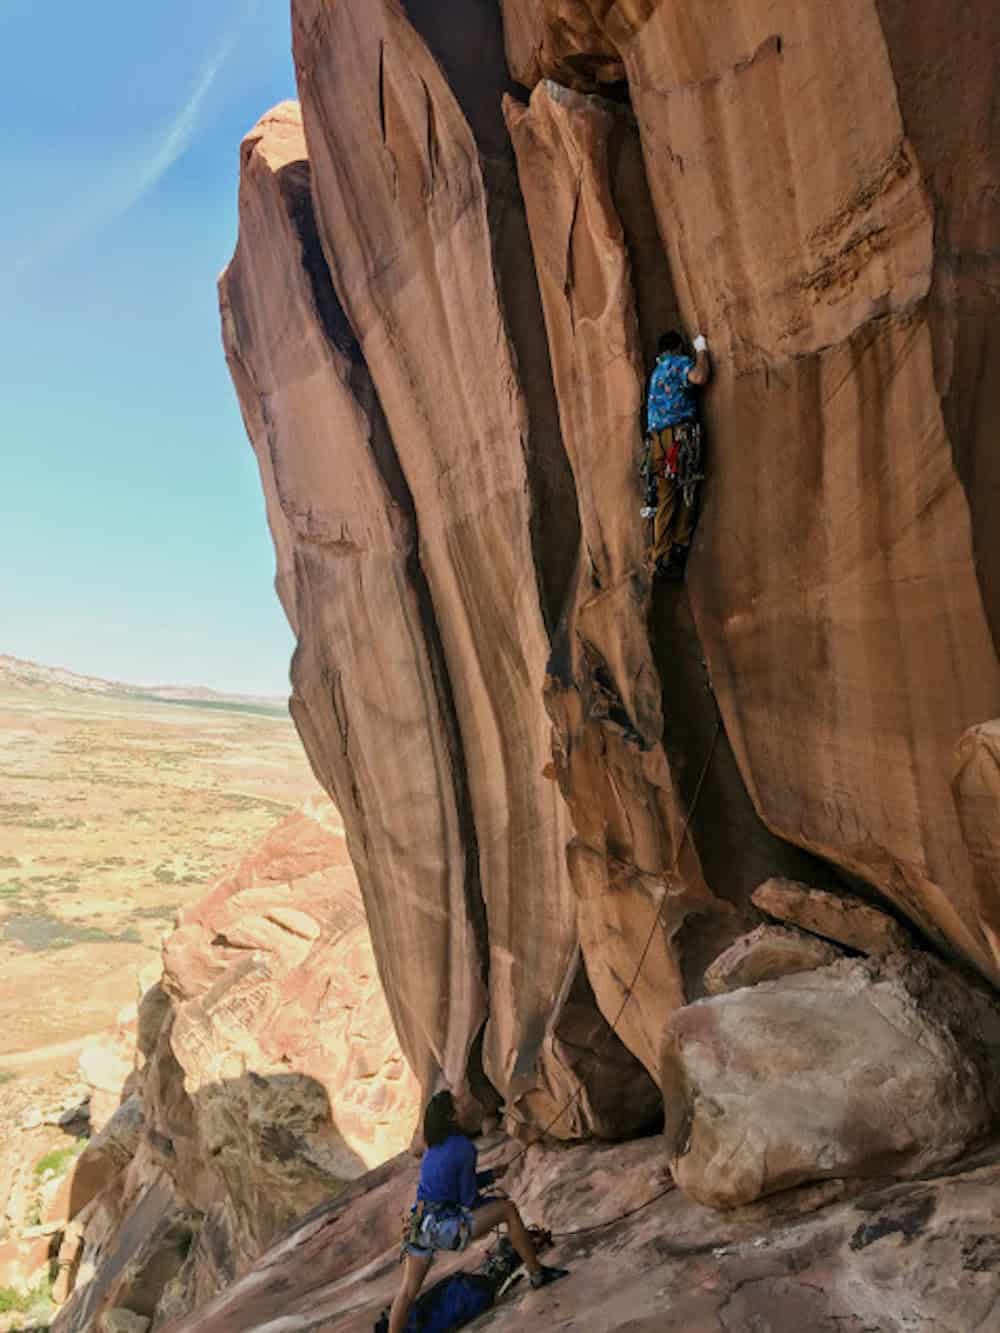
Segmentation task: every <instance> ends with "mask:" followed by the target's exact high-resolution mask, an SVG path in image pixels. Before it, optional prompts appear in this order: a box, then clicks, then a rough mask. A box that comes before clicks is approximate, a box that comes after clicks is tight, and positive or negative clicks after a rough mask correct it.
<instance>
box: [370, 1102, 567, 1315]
mask: <svg viewBox="0 0 1000 1333" xmlns="http://www.w3.org/2000/svg"><path fill="white" fill-rule="evenodd" d="M424 1142H425V1143H426V1144H427V1151H426V1152H425V1153H424V1159H423V1162H422V1163H421V1166H420V1183H419V1185H418V1186H417V1201H416V1203H415V1204H414V1205H413V1208H412V1209H411V1210H410V1217H409V1221H408V1223H407V1229H406V1236H405V1239H404V1242H403V1253H404V1260H405V1263H404V1268H403V1280H402V1282H401V1283H400V1287H399V1291H398V1292H397V1293H396V1299H395V1300H394V1301H393V1303H392V1309H391V1310H390V1312H389V1324H388V1329H387V1333H403V1329H404V1328H405V1326H406V1320H407V1316H408V1315H409V1313H410V1307H411V1306H412V1305H413V1302H414V1301H415V1300H416V1298H417V1295H418V1293H419V1291H420V1288H421V1286H422V1285H423V1281H424V1278H425V1277H426V1276H427V1270H428V1269H429V1268H430V1266H431V1263H432V1261H433V1259H434V1254H435V1251H437V1250H464V1249H465V1248H466V1246H467V1245H468V1244H469V1242H470V1241H472V1240H477V1239H478V1238H479V1237H480V1236H484V1235H485V1234H486V1232H487V1231H492V1230H493V1228H494V1227H497V1226H499V1225H500V1223H501V1222H506V1224H507V1230H508V1232H509V1233H510V1239H511V1243H512V1245H513V1246H514V1249H515V1250H516V1251H517V1253H518V1255H519V1256H520V1257H521V1260H522V1261H523V1263H524V1266H525V1268H526V1269H527V1270H528V1276H529V1278H530V1280H531V1285H532V1287H535V1288H537V1287H544V1286H547V1285H548V1283H550V1282H555V1281H557V1279H559V1278H561V1277H566V1275H567V1270H566V1269H565V1268H547V1267H546V1266H545V1265H544V1264H540V1263H539V1262H538V1256H537V1255H536V1253H535V1247H534V1245H533V1244H532V1242H531V1237H530V1235H529V1234H528V1230H527V1228H526V1227H525V1225H524V1223H523V1222H522V1221H521V1214H520V1213H519V1212H518V1210H517V1206H516V1205H515V1204H514V1203H512V1202H511V1200H510V1199H506V1198H497V1197H490V1196H489V1195H484V1194H481V1193H480V1189H481V1188H483V1187H484V1186H489V1185H492V1184H493V1183H494V1182H495V1181H497V1180H499V1179H500V1177H501V1176H502V1175H503V1173H504V1171H505V1170H506V1167H499V1168H497V1169H495V1170H493V1171H479V1172H477V1171H476V1148H475V1145H474V1144H473V1142H472V1140H471V1139H470V1138H469V1137H468V1135H467V1134H466V1133H465V1132H464V1131H463V1129H462V1127H461V1123H460V1116H459V1112H458V1110H457V1109H456V1106H455V1101H454V1099H453V1097H452V1095H451V1093H450V1092H439V1093H436V1094H435V1095H434V1096H433V1097H432V1098H431V1099H430V1101H429V1102H428V1103H427V1109H426V1110H425V1112H424Z"/></svg>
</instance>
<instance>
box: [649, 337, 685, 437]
mask: <svg viewBox="0 0 1000 1333" xmlns="http://www.w3.org/2000/svg"><path fill="white" fill-rule="evenodd" d="M693 369H694V362H693V361H692V360H691V358H690V357H689V356H674V355H673V354H672V353H670V352H665V353H664V354H663V355H662V356H658V357H657V358H656V365H655V366H654V368H653V373H652V375H651V376H650V378H649V400H648V402H647V404H646V429H647V430H651V431H654V430H665V429H666V427H667V426H676V425H677V424H678V422H681V421H691V420H692V419H693V418H694V417H695V416H696V415H697V411H698V406H697V403H696V401H695V395H694V389H693V387H692V385H691V384H690V383H689V382H688V373H689V372H690V371H692V370H693Z"/></svg>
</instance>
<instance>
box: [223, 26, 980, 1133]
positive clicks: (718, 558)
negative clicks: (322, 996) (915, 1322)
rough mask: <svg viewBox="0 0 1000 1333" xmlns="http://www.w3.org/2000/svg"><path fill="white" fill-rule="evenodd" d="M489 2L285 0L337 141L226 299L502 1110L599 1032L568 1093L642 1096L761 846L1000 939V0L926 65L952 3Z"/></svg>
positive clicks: (373, 759) (338, 667)
mask: <svg viewBox="0 0 1000 1333" xmlns="http://www.w3.org/2000/svg"><path fill="white" fill-rule="evenodd" d="M501 8H502V16H503V20H504V25H505V28H504V30H503V31H502V30H501V26H500V17H499V13H498V9H497V7H496V6H495V5H494V4H493V3H492V2H491V0H475V3H470V4H467V5H465V6H463V8H462V13H461V15H460V16H456V15H455V14H454V13H451V14H449V15H448V16H447V17H444V16H443V15H442V13H441V12H440V6H436V5H434V4H432V3H430V0H405V2H401V0H371V2H370V3H366V4H365V5H360V4H350V3H338V4H332V3H329V0H296V2H295V3H294V4H293V30H294V40H295V55H296V66H297V72H298V78H299V87H300V94H301V98H302V116H303V122H304V128H305V139H306V143H307V145H308V167H307V165H306V162H305V159H304V156H303V149H302V147H301V144H297V146H296V148H295V162H296V164H297V165H296V167H295V171H296V172H297V173H298V174H297V179H298V181H299V185H298V194H297V196H296V198H297V200H298V202H297V203H296V204H295V205H294V207H290V206H289V204H288V199H289V197H290V196H289V191H288V187H287V184H286V186H285V189H284V203H283V204H281V205H280V206H279V205H278V204H276V203H274V202H272V203H271V204H267V205H266V206H265V204H264V203H262V202H261V199H263V198H264V197H266V196H267V195H268V193H270V194H271V195H275V194H276V195H277V196H279V197H280V196H281V193H282V192H281V189H278V190H277V191H275V187H274V185H273V183H271V182H269V181H268V174H269V172H270V174H271V175H274V174H275V170H274V167H273V166H272V167H269V168H267V169H264V168H263V167H255V166H254V164H253V157H254V156H258V157H261V158H263V159H267V158H268V156H269V154H270V153H271V150H270V149H266V148H262V147H259V146H258V148H257V149H255V150H252V151H251V156H250V158H248V159H247V160H246V161H245V164H244V201H243V205H242V230H241V242H240V250H239V251H238V253H237V258H236V260H235V261H234V265H233V267H232V269H231V270H230V272H229V275H228V276H227V278H226V280H225V282H224V284H223V296H224V308H226V309H227V310H228V314H227V316H226V320H225V329H226V338H227V346H228V349H229V354H230V361H231V364H232V365H233V368H234V377H235V378H236V381H237V387H238V388H239V390H240V394H241V400H242V402H243V406H244V413H245V416H246V418H247V423H248V429H249V430H250V433H251V436H252V438H253V440H254V444H255V448H256V449H257V452H258V457H259V458H260V459H261V465H262V476H263V479H264V487H265V492H266V494H267V496H268V508H269V516H270V520H271V525H272V530H273V532H274V535H275V542H276V546H277V549H278V567H279V574H278V582H279V591H280V593H281V595H282V599H283V602H284V604H285V607H286V610H287V611H288V613H289V617H290V619H291V621H292V623H293V625H294V626H295V627H296V630H297V633H298V636H299V649H298V652H297V654H296V659H295V665H294V671H293V680H294V685H295V697H294V700H293V709H294V712H295V716H296V720H297V722H298V724H299V727H300V730H301V732H302V735H303V739H304V741H305V743H306V746H307V749H308V750H309V752H310V755H311V756H312V759H313V763H314V766H315V767H316V770H317V772H318V773H319V774H320V776H321V778H322V780H323V781H324V783H325V784H326V785H327V787H328V788H329V789H330V790H331V792H333V793H334V795H335V797H336V799H337V801H338V804H339V805H340V807H341V808H342V809H343V811H344V815H345V821H346V823H347V826H348V831H349V836H350V843H351V849H352V855H353V856H354V857H355V859H356V862H357V864H358V869H359V876H360V879H361V882H362V886H363V890H364V894H365V902H366V907H367V910H368V913H369V917H370V919H371V922H372V930H373V936H374V939H375V942H376V948H377V951H378V956H379V966H380V969H381V972H382V976H383V980H384V982H385V985H386V989H387V992H388V995H389V998H390V1003H391V1006H392V1009H393V1014H394V1017H395V1019H396V1021H397V1024H398V1026H399V1030H400V1035H401V1040H402V1042H403V1044H404V1048H405V1049H406V1051H407V1054H408V1055H409V1057H410V1058H411V1060H412V1062H413V1064H414V1067H415V1069H416V1070H417V1071H418V1073H419V1075H420V1078H421V1080H422V1082H423V1084H424V1086H425V1088H429V1087H431V1086H432V1085H433V1084H434V1083H435V1082H436V1081H437V1080H439V1079H444V1080H446V1081H449V1082H451V1083H458V1082H461V1080H462V1079H463V1078H464V1077H466V1075H467V1073H468V1075H469V1076H470V1077H473V1078H475V1077H478V1060H479V1053H478V1047H477V1041H476V1039H477V1034H478V1033H479V1031H480V1028H481V1025H482V1023H483V1021H484V1020H485V1029H484V1032H483V1042H482V1065H483V1069H484V1071H485V1074H486V1076H487V1077H488V1079H489V1080H490V1081H491V1082H492V1084H493V1086H494V1087H495V1088H496V1090H497V1091H498V1092H499V1094H500V1095H501V1096H502V1097H503V1098H504V1099H505V1100H506V1101H507V1103H508V1105H509V1107H510V1109H511V1110H512V1113H513V1117H514V1119H515V1120H520V1121H527V1122H529V1123H531V1122H533V1123H535V1124H540V1123H541V1124H544V1123H547V1120H548V1118H549V1117H550V1116H551V1114H553V1113H554V1111H555V1110H558V1108H559V1107H561V1106H562V1105H564V1103H565V1102H566V1100H567V1099H568V1098H570V1097H572V1096H573V1095H574V1090H576V1089H577V1080H578V1079H579V1078H580V1077H581V1076H582V1078H583V1087H582V1090H580V1092H579V1095H578V1097H577V1100H576V1101H575V1102H574V1103H573V1106H572V1108H571V1110H570V1112H569V1113H568V1114H567V1115H566V1116H565V1117H564V1118H563V1120H562V1121H561V1122H560V1123H559V1125H558V1126H557V1132H559V1133H561V1134H564V1135H572V1134H581V1133H582V1134H586V1133H593V1132H598V1133H614V1132H619V1133H620V1132H625V1131H627V1130H628V1129H629V1128H630V1127H634V1125H635V1124H636V1123H637V1122H638V1120H639V1119H640V1115H639V1112H640V1111H641V1113H642V1115H645V1114H646V1113H647V1112H648V1108H649V1105H650V1100H651V1098H650V1094H651V1085H650V1084H649V1083H648V1082H643V1080H644V1078H645V1077H646V1076H645V1075H644V1074H643V1073H642V1069H641V1068H640V1065H641V1066H644V1067H645V1069H646V1070H648V1071H650V1072H651V1073H652V1074H653V1075H654V1077H655V1076H657V1072H658V1069H659V1055H658V1050H659V1039H660V1034H661V1032H662V1029H663V1025H664V1021H665V1019H666V1017H667V1016H668V1014H669V1012H670V1011H671V1010H673V1009H675V1008H677V1007H678V1006H680V1005H682V1004H684V1003H685V1002H686V1001H688V1000H690V999H692V998H694V997H696V996H697V995H699V994H701V993H702V989H703V973H704V969H705V967H706V966H707V965H708V964H709V963H711V961H712V960H713V958H714V957H715V956H716V955H717V954H718V953H719V952H721V950H722V949H723V948H725V947H726V945H727V944H728V943H730V942H731V941H732V939H734V938H735V937H736V936H737V935H738V934H740V933H741V932H742V931H744V930H745V929H747V928H748V927H751V926H753V925H754V924H755V923H756V922H757V920H759V917H758V915H757V913H756V910H755V909H754V907H753V906H752V904H751V903H750V893H751V891H752V889H753V888H754V886H755V885H756V884H757V883H758V882H760V881H761V880H763V879H765V878H767V877H768V876H770V875H773V874H778V875H782V874H784V875H791V876H792V877H794V878H798V879H802V880H805V881H807V882H811V883H821V884H823V885H825V886H826V887H828V888H829V887H834V886H836V885H838V884H839V885H840V887H841V890H842V891H843V890H844V884H845V882H847V883H854V884H856V885H857V886H858V887H860V888H861V889H862V891H863V892H869V891H870V892H872V893H875V894H879V895H882V896H883V898H884V899H887V900H888V901H889V902H891V903H892V904H894V906H895V908H896V909H897V911H899V912H900V913H901V914H902V915H904V916H906V917H907V918H909V919H910V920H911V921H912V922H913V923H914V924H915V925H917V926H918V927H919V928H920V929H921V930H922V931H924V932H925V934H926V935H927V936H928V937H929V938H931V939H933V940H935V941H937V942H938V944H940V945H941V946H942V947H943V948H945V949H946V950H949V951H951V952H953V953H955V954H958V955H960V956H962V957H964V958H965V959H967V960H969V961H971V962H972V963H974V964H975V965H976V966H977V967H978V968H979V969H980V970H981V971H982V972H984V973H985V974H986V975H987V976H989V977H991V978H993V979H994V980H995V979H996V978H997V977H998V976H1000V952H998V944H997V939H998V936H997V931H998V929H1000V899H998V894H997V865H998V853H997V850H996V849H997V846H998V845H1000V842H998V839H997V837H996V834H995V827H996V825H995V821H994V820H993V818H992V812H993V809H994V807H995V804H996V802H995V798H994V795H993V792H994V788H995V786H996V784H995V783H994V782H993V781H992V778H991V777H990V771H991V770H990V762H991V760H990V755H991V753H992V751H991V750H990V749H989V745H988V743H987V741H988V733H985V732H982V731H981V730H979V729H980V728H982V727H983V725H984V724H987V723H989V722H990V721H991V720H992V719H993V718H995V717H996V716H998V714H1000V676H998V672H997V664H996V652H995V644H994V639H993V635H992V633H991V626H992V627H995V625H996V623H997V611H998V598H1000V592H998V578H997V573H996V567H997V561H998V559H1000V557H998V555H997V543H996V541H995V538H994V537H993V534H992V528H991V516H992V512H993V509H992V507H991V505H992V499H993V497H994V496H995V494H996V466H995V464H994V462H993V452H994V451H992V450H991V449H990V447H989V445H990V440H991V438H992V434H991V432H992V431H994V430H995V425H994V424H993V423H995V420H996V415H997V411H998V410H1000V404H997V403H996V402H995V395H996V393H997V390H996V389H995V387H994V386H995V383H996V381H997V375H996V373H995V372H996V363H997V349H998V342H997V338H996V330H995V320H996V315H995V313H994V308H995V301H994V300H992V298H991V293H992V292H993V291H994V290H995V254H996V249H997V246H996V238H997V232H998V227H997V219H996V213H995V210H996V200H997V197H998V195H997V191H996V184H995V165H994V163H993V160H992V158H991V156H990V153H991V143H992V142H993V138H992V136H993V134H994V131H995V129H996V126H995V117H996V114H997V113H996V110H995V104H994V100H991V98H992V92H991V89H992V76H991V69H990V62H989V60H988V59H987V58H985V57H984V55H983V54H982V52H984V51H988V50H989V49H990V40H989V39H990V33H991V31H992V27H995V26H996V24H997V22H998V20H996V19H994V18H993V17H992V15H990V16H989V17H987V16H986V15H982V16H980V19H979V20H978V23H979V26H978V28H977V27H976V26H975V25H973V24H970V25H967V30H965V29H964V30H963V33H962V36H961V40H960V41H958V42H956V43H955V44H954V49H952V48H949V49H948V55H947V59H946V60H944V61H942V62H940V64H937V63H936V61H937V57H938V52H939V50H940V49H942V48H944V47H946V46H947V45H948V43H947V42H946V40H945V37H946V30H947V26H948V17H947V13H946V11H945V9H944V8H943V6H939V5H938V4H937V3H936V0H927V3H923V2H922V3H921V4H920V5H918V6H916V7H915V9H914V7H912V6H902V5H898V6H897V5H894V4H890V3H888V2H885V3H881V4H880V3H876V2H875V0H849V3H846V4H844V5H841V6H825V7H819V6H813V5H809V6H802V5H799V4H794V3H792V0H779V3H777V4H775V3H767V4H765V3H763V0H760V2H759V3H758V2H757V0H748V2H745V3H741V4H739V5H735V4H733V3H725V4H723V5H721V6H711V7H704V6H703V7H701V8H697V7H691V6H679V5H676V4H672V3H668V2H667V0H619V2H618V3H609V0H504V2H503V5H502V7H501ZM991 25H992V27H991ZM994 35H997V34H994ZM470 52H475V59H474V60H470V55H469V53H470ZM505 53H506V61H509V66H510V69H509V72H508V68H507V65H506V63H505ZM959 69H961V71H962V72H961V76H959V73H958V71H959ZM511 74H512V75H513V76H514V79H516V80H517V81H518V82H520V83H522V84H524V85H532V84H534V85H537V86H536V87H535V88H534V92H533V95H532V98H531V103H530V106H529V107H525V106H524V105H523V101H522V98H523V89H522V91H521V92H520V93H518V92H517V90H516V87H515V84H514V83H513V81H512V79H511ZM543 77H545V78H549V79H555V80H557V81H558V83H559V84H562V85H572V86H573V87H574V88H575V89H576V90H577V91H572V92H571V91H568V89H567V87H566V86H563V87H561V88H560V87H559V86H557V84H556V83H545V82H539V80H541V79H542V78H543ZM949 87H950V88H952V89H955V90H956V91H955V92H954V95H949V94H948V91H947V90H948V88H949ZM595 88H603V89H604V90H606V91H607V92H608V93H609V95H610V96H611V97H612V101H603V100H601V99H597V98H593V97H587V96H584V95H582V93H581V92H580V91H579V90H581V89H582V90H593V89H595ZM512 93H513V94H514V96H513V97H511V96H510V95H511V94H512ZM505 95H507V97H508V100H507V103H506V125H505V123H504V118H503V114H502V110H501V108H502V105H503V99H504V97H505ZM629 98H630V99H631V104H632V109H631V110H630V109H629V108H628V107H627V106H625V105H623V103H624V102H625V101H626V100H628V99H629ZM633 113H634V114H633ZM273 133H275V131H274V130H273V129H267V127H266V126H265V127H264V131H263V133H262V136H261V138H260V140H259V142H260V143H266V140H267V139H268V137H269V136H270V135H272V134H273ZM512 144H513V149H514V150H515V151H516V164H515V160H514V153H513V152H512ZM282 173H284V179H285V180H286V182H287V181H288V180H289V179H290V176H289V164H288V163H285V165H284V166H283V167H280V168H279V169H278V172H277V174H278V175H279V176H280V175H281V174H282ZM647 182H648V184H647ZM307 189H308V191H309V192H310V200H311V205H312V211H310V209H309V207H308V204H309V202H310V201H307V200H306V190H307ZM257 196H261V198H260V199H258V198H257ZM265 207H266V208H267V209H269V210H270V211H269V212H266V211H264V210H265ZM313 214H314V217H313ZM307 217H308V219H309V220H308V222H307V223H306V222H304V221H303V219H305V218H307ZM304 227H305V229H306V230H309V233H310V240H309V243H308V244H306V243H305V242H304V241H303V228H304ZM313 227H314V228H315V234H313V232H312V231H311V230H310V229H311V228H313ZM320 252H321V253H320ZM303 269H305V271H306V273H307V276H308V278H309V281H308V282H304V281H303V278H302V271H303ZM320 292H321V293H322V294H319V293H320ZM281 293H285V295H280V294H281ZM288 293H294V294H295V295H294V298H293V299H292V300H291V302H290V301H289V297H288V295H287V294H288ZM290 311H291V313H290ZM289 320H291V323H290V324H289ZM675 320H679V322H680V323H681V324H682V325H683V326H684V327H686V328H687V329H688V331H689V332H694V331H696V330H698V329H700V330H703V331H704V332H706V333H707V334H708V335H709V339H710V345H711V348H712V352H713V361H714V367H715V378H714V382H713V385H712V387H711V388H710V390H709V391H708V393H707V395H706V420H707V427H708V442H709V453H708V473H709V477H708V482H707V485H706V487H705V489H704V506H703V512H702V517H701V522H700V526H699V529H698V533H697V537H696V541H695V547H694V551H693V554H692V558H691V561H690V563H689V569H688V579H687V584H686V585H685V587H683V588H681V589H665V588H663V587H662V586H657V587H656V588H651V587H650V585H649V581H648V577H647V574H646V572H645V570H644V568H643V564H642V556H643V541H644V533H643V531H642V527H641V523H640V520H639V517H638V512H637V511H638V507H639V503H640V498H639V489H638V480H637V476H636V462H637V454H638V450H639V446H640V435H639V426H638V418H639V410H640V407H641V402H642V394H643V386H644V380H645V375H646V373H647V371H648V368H649V366H650V364H651V359H652V348H653V344H654V341H655V335H656V333H657V332H659V331H660V329H661V328H662V327H663V326H664V325H665V324H668V323H672V322H674V321H675ZM286 327H290V328H291V329H292V330H294V334H293V336H291V337H289V336H287V335H286V332H285V329H286ZM991 371H992V372H993V373H991ZM963 736H964V737H965V740H964V741H963V748H962V760H961V768H960V769H959V770H957V776H956V767H955V765H956V747H957V746H958V744H959V741H960V740H961V739H962V738H963ZM984 738H986V739H984ZM991 803H992V804H991ZM414 849H416V851H415V850H414ZM851 877H855V878H853V879H852V878H851ZM865 885H867V886H869V888H868V889H865V887H864V886H865ZM651 930H652V934H651V933H650V932H651ZM647 945H648V946H649V947H648V948H647ZM640 962H641V963H642V968H641V972H640V975H639V979H638V983H637V985H636V987H635V991H634V996H633V989H632V981H633V978H634V977H635V975H636V970H637V968H639V965H640ZM630 996H632V998H628V997H630ZM626 999H628V1004H627V1006H626V1008H625V1009H624V1010H622V1004H623V1002H624V1001H625V1000H626ZM602 1015H603V1018H602ZM619 1015H620V1020H619V1021H618V1036H620V1037H621V1039H622V1041H623V1042H624V1043H625V1047H627V1048H628V1051H630V1052H631V1053H632V1056H634V1057H636V1059H637V1060H638V1062H640V1063H639V1064H637V1063H635V1061H631V1060H630V1059H629V1056H628V1054H627V1052H626V1050H625V1049H624V1048H623V1047H622V1046H621V1044H620V1043H619V1041H618V1040H617V1037H616V1036H615V1035H614V1034H612V1033H610V1032H609V1031H608V1026H607V1025H608V1021H610V1020H616V1019H619ZM583 1033H586V1034H587V1036H586V1041H585V1042H581V1034H583ZM581 1045H585V1046H586V1047H587V1055H586V1057H585V1058H584V1057H583V1056H582V1054H581V1050H580V1047H581ZM612 1084H614V1085H615V1087H616V1088H617V1094H616V1097H615V1098H611V1099H609V1096H608V1089H609V1087H610V1086H611V1085H612ZM626 1087H627V1088H629V1089H630V1090H631V1091H629V1092H628V1093H627V1094H626V1093H624V1092H623V1091H622V1090H623V1089H624V1088H626Z"/></svg>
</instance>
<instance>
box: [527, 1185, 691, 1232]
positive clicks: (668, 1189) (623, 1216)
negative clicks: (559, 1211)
mask: <svg viewBox="0 0 1000 1333" xmlns="http://www.w3.org/2000/svg"><path fill="white" fill-rule="evenodd" d="M673 1191H674V1183H673V1181H671V1182H670V1184H669V1185H665V1186H664V1187H663V1189H661V1190H660V1192H659V1194H654V1195H653V1197H652V1198H651V1199H646V1201H645V1202H644V1203H638V1204H636V1206H635V1207H634V1208H630V1209H629V1210H628V1212H627V1213H619V1214H618V1215H617V1216H616V1217H607V1218H605V1219H604V1221H603V1222H591V1224H590V1226H589V1227H575V1228H574V1229H573V1230H572V1231H550V1232H549V1235H550V1236H551V1237H552V1239H553V1240H569V1239H570V1238H571V1237H573V1236H586V1235H587V1234H588V1233H589V1232H591V1231H603V1229H604V1228H605V1227H610V1226H613V1225H614V1224H615V1223H616V1222H627V1221H628V1219H629V1218H630V1217H635V1215H636V1213H641V1212H644V1211H645V1210H646V1209H647V1208H651V1207H652V1206H653V1204H654V1203H659V1201H660V1200H661V1199H665V1198H666V1197H667V1195H668V1194H672V1193H673Z"/></svg>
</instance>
